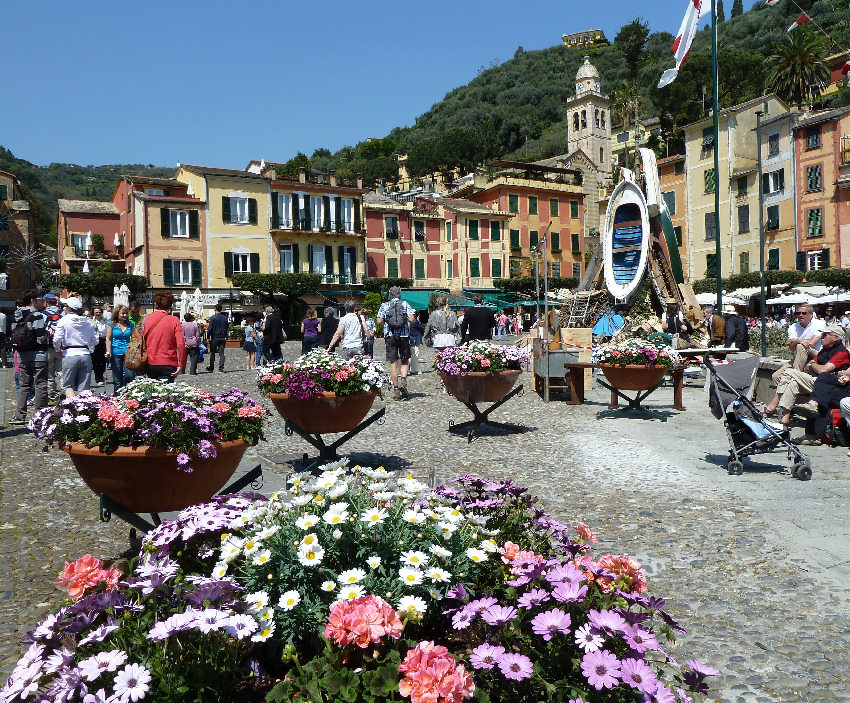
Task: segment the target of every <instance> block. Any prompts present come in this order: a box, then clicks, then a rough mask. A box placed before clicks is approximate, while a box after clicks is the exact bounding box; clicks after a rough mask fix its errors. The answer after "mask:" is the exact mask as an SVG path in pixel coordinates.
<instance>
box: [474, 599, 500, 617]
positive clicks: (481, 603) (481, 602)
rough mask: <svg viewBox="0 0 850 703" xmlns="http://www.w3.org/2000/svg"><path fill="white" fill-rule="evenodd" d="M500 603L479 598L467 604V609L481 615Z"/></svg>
mask: <svg viewBox="0 0 850 703" xmlns="http://www.w3.org/2000/svg"><path fill="white" fill-rule="evenodd" d="M498 603H499V601H498V600H496V599H495V598H478V599H477V600H473V601H470V602H469V603H467V604H466V607H467V609H469V610H472V611H474V612H476V613H481V612H483V611H485V610H486V609H487V608H489V607H490V606H492V605H497V604H498Z"/></svg>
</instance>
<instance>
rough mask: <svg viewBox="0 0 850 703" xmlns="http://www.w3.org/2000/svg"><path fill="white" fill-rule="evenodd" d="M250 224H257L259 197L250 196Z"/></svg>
mask: <svg viewBox="0 0 850 703" xmlns="http://www.w3.org/2000/svg"><path fill="white" fill-rule="evenodd" d="M248 224H251V225H255V224H257V199H256V198H248Z"/></svg>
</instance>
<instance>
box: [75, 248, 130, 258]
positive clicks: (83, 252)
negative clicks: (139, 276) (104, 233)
mask: <svg viewBox="0 0 850 703" xmlns="http://www.w3.org/2000/svg"><path fill="white" fill-rule="evenodd" d="M71 246H73V247H74V257H73V258H75V259H92V260H95V261H109V260H117V259H123V258H124V247H119V248H118V251H95V249H94V247H88V248H87V249H86V248H85V247H78V246H77V245H76V244H72V245H71Z"/></svg>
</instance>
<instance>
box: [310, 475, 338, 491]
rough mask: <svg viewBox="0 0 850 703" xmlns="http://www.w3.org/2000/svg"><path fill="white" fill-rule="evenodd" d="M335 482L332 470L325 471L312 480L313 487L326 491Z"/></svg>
mask: <svg viewBox="0 0 850 703" xmlns="http://www.w3.org/2000/svg"><path fill="white" fill-rule="evenodd" d="M335 483H336V474H335V473H333V472H332V471H325V472H323V473H322V475H321V476H319V478H317V479H316V480H315V481H314V482H313V488H314V489H318V490H322V491H326V490H327V489H328V488H330V487H331V486H333V485H334V484H335Z"/></svg>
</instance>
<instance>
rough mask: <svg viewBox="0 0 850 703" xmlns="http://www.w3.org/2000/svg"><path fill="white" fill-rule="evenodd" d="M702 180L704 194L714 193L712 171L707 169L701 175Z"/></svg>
mask: <svg viewBox="0 0 850 703" xmlns="http://www.w3.org/2000/svg"><path fill="white" fill-rule="evenodd" d="M702 178H703V186H704V187H705V192H706V193H713V192H714V169H713V168H707V169H705V171H704V172H703V174H702Z"/></svg>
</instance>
